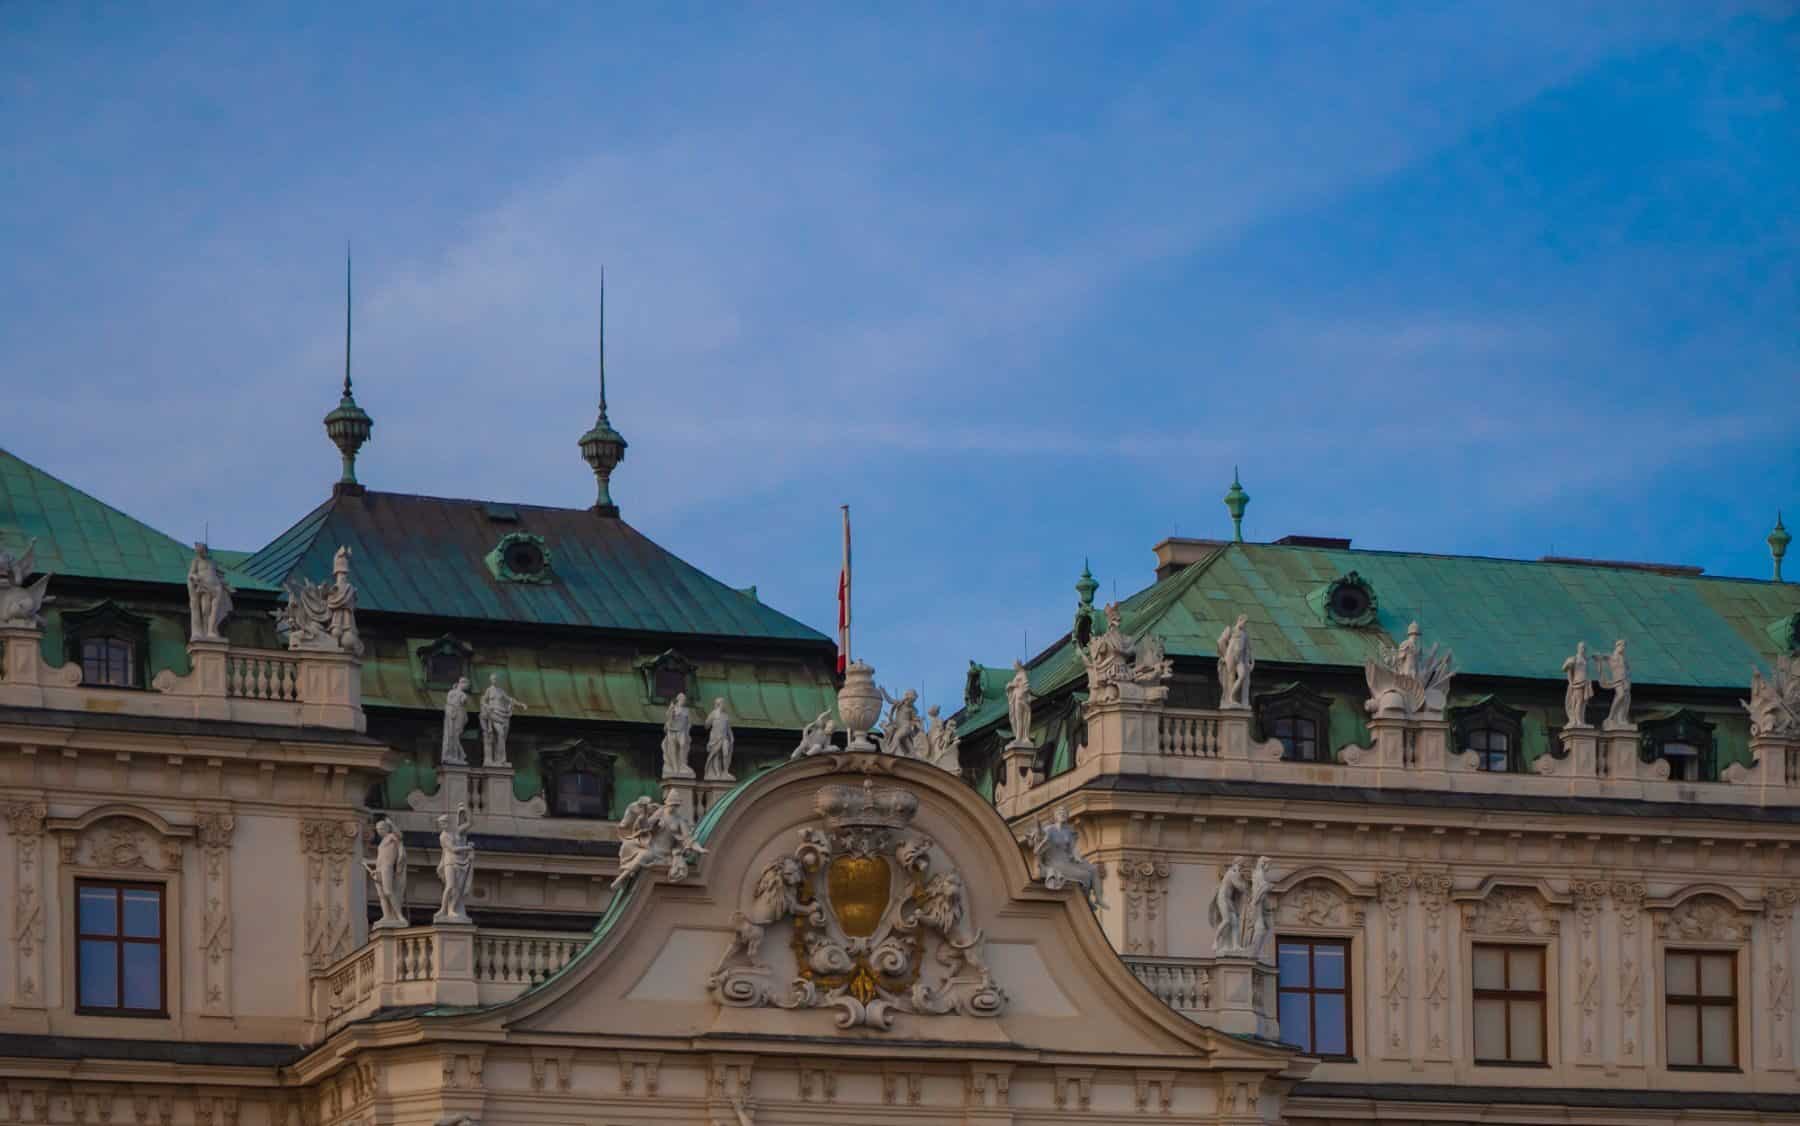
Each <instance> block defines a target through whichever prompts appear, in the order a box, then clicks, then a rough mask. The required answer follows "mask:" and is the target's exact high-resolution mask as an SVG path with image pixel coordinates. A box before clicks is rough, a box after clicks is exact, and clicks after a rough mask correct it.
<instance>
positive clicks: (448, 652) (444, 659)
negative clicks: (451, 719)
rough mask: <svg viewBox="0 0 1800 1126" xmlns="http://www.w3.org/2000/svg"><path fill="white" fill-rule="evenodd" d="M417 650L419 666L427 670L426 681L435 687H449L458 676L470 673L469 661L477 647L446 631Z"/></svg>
mask: <svg viewBox="0 0 1800 1126" xmlns="http://www.w3.org/2000/svg"><path fill="white" fill-rule="evenodd" d="M415 652H416V653H417V654H418V658H419V666H420V667H421V668H422V669H423V670H424V672H425V683H426V684H428V685H430V686H432V687H434V688H448V687H450V686H451V685H452V684H455V683H456V680H457V678H458V677H463V676H467V675H469V667H470V664H469V662H470V658H472V657H473V656H474V654H475V649H474V647H473V646H471V645H469V643H468V642H466V641H459V640H457V638H456V636H455V635H454V634H448V633H446V634H445V635H444V636H442V637H440V638H438V639H437V640H436V641H433V642H431V643H430V644H428V645H421V646H419V648H418V649H417V650H416V651H415Z"/></svg>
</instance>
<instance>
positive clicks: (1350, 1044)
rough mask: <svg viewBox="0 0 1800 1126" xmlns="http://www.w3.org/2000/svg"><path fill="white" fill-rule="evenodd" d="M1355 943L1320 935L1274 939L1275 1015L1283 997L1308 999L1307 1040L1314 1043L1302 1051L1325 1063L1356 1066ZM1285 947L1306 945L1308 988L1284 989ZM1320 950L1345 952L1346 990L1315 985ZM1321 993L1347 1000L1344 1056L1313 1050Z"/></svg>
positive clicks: (1336, 937) (1290, 1041)
mask: <svg viewBox="0 0 1800 1126" xmlns="http://www.w3.org/2000/svg"><path fill="white" fill-rule="evenodd" d="M1354 942H1355V940H1354V939H1353V938H1352V937H1351V936H1348V935H1344V936H1338V935H1323V934H1318V935H1313V934H1277V935H1276V936H1275V965H1276V974H1275V1011H1276V1013H1277V1014H1279V1013H1280V1012H1281V996H1282V994H1284V993H1287V994H1294V995H1304V996H1305V997H1306V999H1307V1000H1306V1009H1307V1025H1306V1031H1307V1038H1308V1039H1309V1040H1310V1041H1311V1042H1312V1043H1311V1044H1307V1045H1302V1047H1303V1048H1304V1050H1305V1051H1306V1052H1307V1054H1308V1055H1311V1056H1314V1057H1316V1058H1317V1059H1321V1060H1325V1061H1327V1062H1330V1063H1355V1062H1356V1009H1355V1007H1354V1005H1353V1003H1352V991H1353V988H1354V986H1355V982H1356V973H1355V964H1354V963H1353V962H1352V961H1351V955H1352V953H1353V952H1354V951H1355V949H1356V948H1355V945H1354ZM1283 943H1287V944H1289V945H1299V944H1304V945H1305V946H1306V948H1307V949H1306V978H1307V984H1306V985H1305V986H1303V987H1284V986H1283V985H1282V984H1281V971H1280V966H1281V946H1282V944H1283ZM1319 946H1336V947H1339V948H1341V949H1342V950H1343V952H1344V986H1343V988H1342V989H1332V988H1320V987H1319V986H1318V985H1317V984H1315V983H1316V982H1317V981H1318V978H1319V975H1318V972H1317V970H1316V969H1315V968H1314V959H1315V956H1316V953H1317V950H1316V948H1317V947H1319ZM1322 993H1323V994H1327V995H1329V996H1334V997H1342V998H1343V999H1344V1051H1343V1052H1342V1053H1335V1052H1334V1053H1331V1054H1329V1055H1327V1054H1324V1053H1320V1052H1317V1051H1314V1049H1313V1045H1314V1044H1317V1043H1318V1039H1319V1038H1318V1034H1317V1029H1318V1027H1319V1004H1318V996H1319V994H1322ZM1283 1036H1284V1037H1285V1036H1286V1033H1283ZM1284 1042H1285V1043H1289V1044H1292V1043H1295V1041H1292V1040H1284Z"/></svg>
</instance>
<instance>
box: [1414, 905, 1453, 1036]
mask: <svg viewBox="0 0 1800 1126" xmlns="http://www.w3.org/2000/svg"><path fill="white" fill-rule="evenodd" d="M1413 888H1414V890H1415V891H1416V892H1417V894H1418V897H1419V910H1420V912H1421V913H1422V914H1423V915H1424V918H1425V931H1424V934H1423V936H1422V940H1423V943H1424V947H1425V958H1424V963H1423V970H1422V977H1421V980H1420V982H1419V997H1420V1002H1421V1004H1422V1005H1423V1013H1422V1014H1421V1015H1422V1017H1423V1020H1422V1025H1421V1027H1422V1028H1423V1029H1424V1040H1425V1043H1424V1044H1423V1045H1414V1054H1415V1057H1417V1055H1418V1053H1419V1052H1420V1050H1421V1049H1422V1050H1423V1053H1424V1056H1425V1058H1428V1059H1433V1060H1440V1061H1441V1060H1448V1059H1449V1058H1450V1043H1451V1040H1452V1036H1451V1033H1450V1012H1451V1008H1450V928H1448V927H1446V926H1445V925H1444V907H1445V905H1446V904H1448V903H1449V901H1450V888H1451V879H1450V874H1449V873H1448V872H1417V873H1415V874H1414V875H1413Z"/></svg>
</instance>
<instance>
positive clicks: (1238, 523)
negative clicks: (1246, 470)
mask: <svg viewBox="0 0 1800 1126" xmlns="http://www.w3.org/2000/svg"><path fill="white" fill-rule="evenodd" d="M1249 506H1250V494H1249V493H1246V492H1245V491H1244V486H1243V484H1242V483H1241V482H1240V481H1239V480H1238V470H1237V466H1235V465H1234V466H1232V467H1231V491H1230V492H1228V493H1226V494H1225V510H1226V511H1227V512H1229V513H1231V538H1232V541H1233V542H1234V543H1243V542H1244V509H1246V508H1248V507H1249Z"/></svg>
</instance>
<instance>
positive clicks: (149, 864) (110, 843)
mask: <svg viewBox="0 0 1800 1126" xmlns="http://www.w3.org/2000/svg"><path fill="white" fill-rule="evenodd" d="M57 836H58V838H60V842H59V843H60V846H61V852H62V862H63V863H64V864H66V865H70V866H72V867H76V868H105V869H112V870H117V871H142V872H179V871H180V870H181V846H182V839H181V838H180V837H176V836H168V835H164V834H163V833H162V832H161V831H160V830H159V829H158V827H157V826H156V825H155V824H153V823H152V822H150V821H148V820H141V819H139V818H137V817H134V816H131V815H128V814H113V815H108V816H104V817H100V818H98V819H96V820H94V821H92V822H90V823H88V824H86V825H83V826H80V827H75V826H66V827H59V828H58V829H57Z"/></svg>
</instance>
